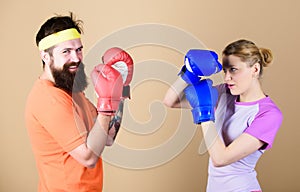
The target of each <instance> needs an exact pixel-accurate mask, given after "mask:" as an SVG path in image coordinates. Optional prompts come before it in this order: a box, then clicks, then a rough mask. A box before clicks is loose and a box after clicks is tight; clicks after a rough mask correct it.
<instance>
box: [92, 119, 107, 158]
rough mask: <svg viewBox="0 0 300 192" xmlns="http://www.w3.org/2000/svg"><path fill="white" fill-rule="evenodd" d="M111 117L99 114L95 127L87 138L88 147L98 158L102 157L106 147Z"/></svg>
mask: <svg viewBox="0 0 300 192" xmlns="http://www.w3.org/2000/svg"><path fill="white" fill-rule="evenodd" d="M110 119H111V117H110V116H106V115H102V114H99V115H98V116H97V119H96V121H95V124H94V127H93V128H92V130H91V131H90V132H89V134H88V137H87V146H88V148H89V149H90V150H92V151H93V153H95V154H96V155H97V156H98V157H100V156H101V154H102V151H103V149H104V147H105V145H106V141H107V135H108V134H107V132H108V128H109V122H110Z"/></svg>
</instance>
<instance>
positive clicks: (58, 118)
mask: <svg viewBox="0 0 300 192" xmlns="http://www.w3.org/2000/svg"><path fill="white" fill-rule="evenodd" d="M48 91H49V93H48V95H47V96H45V98H44V102H43V105H42V106H40V107H38V108H37V112H36V118H37V119H38V121H39V122H40V123H41V124H42V125H43V127H44V128H45V130H47V132H48V133H49V134H50V135H51V136H52V137H53V139H54V140H55V141H56V142H57V143H58V144H59V145H60V146H61V147H62V148H63V149H64V150H65V151H67V152H69V151H71V150H73V149H74V148H76V147H77V146H79V145H80V144H82V143H84V142H85V139H84V137H83V136H84V135H85V134H86V128H85V125H84V123H83V121H82V120H81V118H80V117H79V116H78V115H77V114H76V112H75V110H74V108H73V103H72V97H71V96H70V95H68V94H66V93H65V92H63V91H60V90H58V89H55V90H54V92H53V90H52V91H50V90H48Z"/></svg>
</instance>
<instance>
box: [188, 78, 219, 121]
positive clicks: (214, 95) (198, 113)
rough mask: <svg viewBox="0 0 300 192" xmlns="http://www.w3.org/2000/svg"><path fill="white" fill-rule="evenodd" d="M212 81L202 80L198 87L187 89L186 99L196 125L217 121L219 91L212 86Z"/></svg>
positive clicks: (191, 86) (190, 86) (192, 86)
mask: <svg viewBox="0 0 300 192" xmlns="http://www.w3.org/2000/svg"><path fill="white" fill-rule="evenodd" d="M212 83H213V82H212V81H211V80H210V79H204V80H201V81H200V82H199V83H198V84H196V85H189V86H188V87H186V88H185V90H184V93H185V96H186V99H187V100H188V101H189V103H190V105H191V107H192V114H193V120H194V123H195V124H201V123H202V122H205V121H214V120H215V113H214V111H215V106H216V104H217V101H218V91H217V89H216V88H214V87H213V86H212Z"/></svg>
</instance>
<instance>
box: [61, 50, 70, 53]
mask: <svg viewBox="0 0 300 192" xmlns="http://www.w3.org/2000/svg"><path fill="white" fill-rule="evenodd" d="M69 52H70V50H68V49H67V50H63V52H62V53H64V54H65V53H69Z"/></svg>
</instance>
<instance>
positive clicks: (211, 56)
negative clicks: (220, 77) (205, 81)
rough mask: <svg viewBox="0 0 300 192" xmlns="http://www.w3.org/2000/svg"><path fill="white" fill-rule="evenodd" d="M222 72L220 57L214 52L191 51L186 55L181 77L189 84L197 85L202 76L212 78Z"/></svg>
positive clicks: (180, 73)
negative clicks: (211, 76)
mask: <svg viewBox="0 0 300 192" xmlns="http://www.w3.org/2000/svg"><path fill="white" fill-rule="evenodd" d="M221 70H222V65H221V63H220V62H219V61H218V55H217V54H216V53H215V52H214V51H210V50H202V49H191V50H189V51H188V52H187V54H186V55H185V60H184V66H183V67H182V68H181V71H180V72H179V75H180V76H181V78H182V79H183V80H184V81H185V82H187V83H188V84H192V85H194V84H197V83H199V81H200V80H201V76H210V75H212V74H215V73H218V72H220V71H221Z"/></svg>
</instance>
